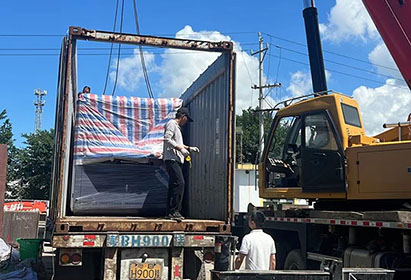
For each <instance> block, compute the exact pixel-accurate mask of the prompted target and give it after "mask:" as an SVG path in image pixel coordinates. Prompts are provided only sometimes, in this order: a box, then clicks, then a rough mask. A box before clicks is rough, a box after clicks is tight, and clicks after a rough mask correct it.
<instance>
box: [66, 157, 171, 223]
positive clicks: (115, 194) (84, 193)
mask: <svg viewBox="0 0 411 280" xmlns="http://www.w3.org/2000/svg"><path fill="white" fill-rule="evenodd" d="M159 162H160V161H159ZM74 168H75V176H74V184H73V189H72V202H71V210H72V211H73V214H75V215H77V214H82V215H84V214H89V215H93V214H96V215H116V214H117V215H133V216H135V215H139V216H145V217H156V216H161V215H165V214H166V211H167V192H168V175H167V171H166V170H165V168H164V167H163V166H162V165H160V163H156V164H138V163H96V164H89V165H74Z"/></svg>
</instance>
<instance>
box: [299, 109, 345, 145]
mask: <svg viewBox="0 0 411 280" xmlns="http://www.w3.org/2000/svg"><path fill="white" fill-rule="evenodd" d="M304 127H305V139H304V140H305V141H304V142H305V147H306V148H313V149H320V150H332V151H336V150H338V146H337V142H336V140H335V137H334V134H333V132H332V130H331V128H330V124H329V122H328V120H327V118H326V117H325V115H324V114H315V115H308V116H306V118H305V121H304Z"/></svg>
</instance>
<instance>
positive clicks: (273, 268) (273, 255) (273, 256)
mask: <svg viewBox="0 0 411 280" xmlns="http://www.w3.org/2000/svg"><path fill="white" fill-rule="evenodd" d="M275 265H276V262H275V254H272V255H271V256H270V270H275Z"/></svg>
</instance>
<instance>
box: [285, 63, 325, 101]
mask: <svg viewBox="0 0 411 280" xmlns="http://www.w3.org/2000/svg"><path fill="white" fill-rule="evenodd" d="M325 78H326V80H327V81H328V80H330V79H331V73H330V72H329V71H327V70H325ZM287 91H288V92H290V93H291V96H292V97H297V96H301V95H307V94H310V93H312V92H313V90H312V82H311V74H310V73H307V72H303V71H297V72H294V73H292V74H291V79H290V84H289V86H288V87H287Z"/></svg>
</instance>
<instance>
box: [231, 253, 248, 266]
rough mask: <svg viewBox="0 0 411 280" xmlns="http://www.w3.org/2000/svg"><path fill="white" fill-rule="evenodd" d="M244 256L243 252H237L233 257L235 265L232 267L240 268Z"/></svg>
mask: <svg viewBox="0 0 411 280" xmlns="http://www.w3.org/2000/svg"><path fill="white" fill-rule="evenodd" d="M245 256H247V255H244V254H241V253H239V254H238V256H237V258H236V259H235V267H234V268H235V269H239V268H240V266H241V264H242V263H243V260H244V258H245Z"/></svg>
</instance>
